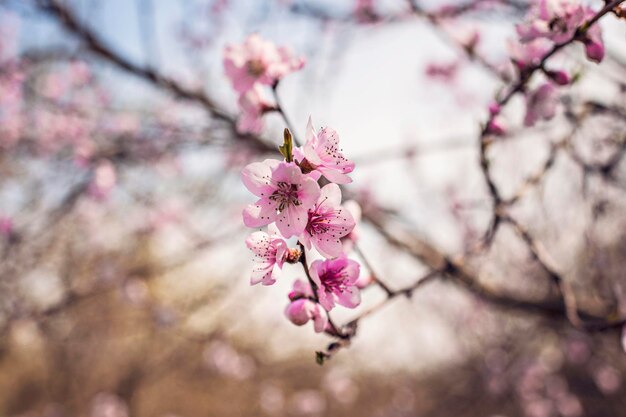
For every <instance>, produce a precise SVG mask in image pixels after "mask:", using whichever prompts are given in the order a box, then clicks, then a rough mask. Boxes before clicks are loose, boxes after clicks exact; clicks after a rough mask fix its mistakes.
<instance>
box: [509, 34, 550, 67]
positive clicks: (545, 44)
mask: <svg viewBox="0 0 626 417" xmlns="http://www.w3.org/2000/svg"><path fill="white" fill-rule="evenodd" d="M550 47H551V44H550V41H548V40H547V39H543V38H539V39H536V40H533V41H532V42H527V43H519V42H514V41H511V42H509V43H508V50H509V54H510V56H511V59H512V60H513V62H514V63H515V65H516V66H517V69H519V70H523V69H524V68H528V67H533V66H535V65H538V64H539V62H541V59H542V58H543V57H544V56H545V55H546V54H547V53H548V51H549V50H550Z"/></svg>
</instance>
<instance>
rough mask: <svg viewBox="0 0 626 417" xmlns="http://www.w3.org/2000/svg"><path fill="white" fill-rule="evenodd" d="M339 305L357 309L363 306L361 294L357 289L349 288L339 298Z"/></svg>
mask: <svg viewBox="0 0 626 417" xmlns="http://www.w3.org/2000/svg"><path fill="white" fill-rule="evenodd" d="M337 303H338V304H340V305H342V306H344V307H347V308H355V307H357V306H358V305H359V304H361V292H360V291H359V289H358V288H357V287H348V288H347V289H346V291H344V292H342V293H341V294H340V295H339V296H338V300H337Z"/></svg>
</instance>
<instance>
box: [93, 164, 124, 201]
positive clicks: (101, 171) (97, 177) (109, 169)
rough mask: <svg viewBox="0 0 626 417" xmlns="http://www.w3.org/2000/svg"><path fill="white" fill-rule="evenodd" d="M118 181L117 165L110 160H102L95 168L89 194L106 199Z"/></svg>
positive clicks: (95, 197)
mask: <svg viewBox="0 0 626 417" xmlns="http://www.w3.org/2000/svg"><path fill="white" fill-rule="evenodd" d="M116 183H117V174H116V173H115V166H113V164H112V163H111V162H110V161H108V160H104V161H101V162H100V163H99V164H98V166H97V167H96V168H95V169H94V172H93V179H92V180H91V183H90V184H89V187H88V190H87V191H88V194H89V195H90V196H91V198H93V199H95V200H99V201H102V200H106V199H107V198H108V197H109V194H111V191H113V188H114V187H115V184H116Z"/></svg>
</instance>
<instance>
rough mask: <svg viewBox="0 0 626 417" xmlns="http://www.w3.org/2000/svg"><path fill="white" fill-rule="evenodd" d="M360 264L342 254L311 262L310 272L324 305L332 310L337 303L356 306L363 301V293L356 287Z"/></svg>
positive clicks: (350, 306)
mask: <svg viewBox="0 0 626 417" xmlns="http://www.w3.org/2000/svg"><path fill="white" fill-rule="evenodd" d="M360 269H361V267H360V265H359V264H358V263H357V262H355V261H353V260H351V259H348V258H346V257H345V256H341V257H339V258H335V259H327V260H324V261H321V260H317V261H314V262H313V263H312V264H311V268H310V272H311V278H312V279H313V282H315V284H316V285H317V296H318V299H319V301H320V304H321V305H322V307H324V308H325V309H326V310H327V311H330V310H331V309H332V308H333V307H334V306H335V303H337V304H339V305H342V306H344V307H348V308H354V307H356V306H358V305H359V304H360V303H361V294H360V293H359V289H358V288H357V287H356V285H355V284H356V282H357V280H358V279H359V273H360Z"/></svg>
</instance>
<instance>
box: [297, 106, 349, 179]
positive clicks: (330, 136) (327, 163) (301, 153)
mask: <svg viewBox="0 0 626 417" xmlns="http://www.w3.org/2000/svg"><path fill="white" fill-rule="evenodd" d="M295 158H296V159H298V160H299V163H300V166H301V167H302V168H303V170H304V171H305V172H312V171H317V172H316V173H315V174H320V175H323V176H324V177H326V179H327V180H328V181H330V182H335V183H337V184H348V183H350V182H352V179H351V178H350V177H348V175H347V174H349V173H351V172H352V171H353V170H354V162H352V161H349V160H348V159H347V158H346V157H344V156H343V153H342V150H341V149H340V148H339V135H337V132H335V131H334V130H333V129H330V128H327V127H325V128H322V129H321V130H320V132H319V133H317V132H316V131H315V128H314V127H313V122H312V121H311V118H310V117H309V122H308V123H307V127H306V143H305V144H304V146H303V148H302V149H299V150H297V153H295ZM318 176H319V175H318ZM316 179H317V178H316Z"/></svg>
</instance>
